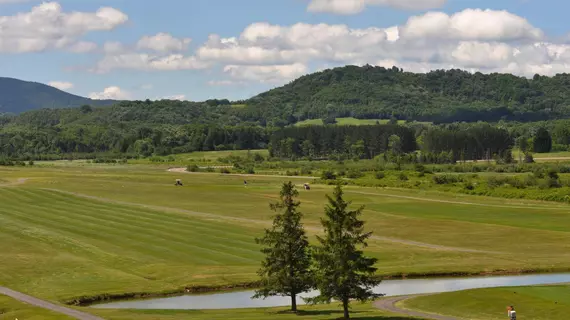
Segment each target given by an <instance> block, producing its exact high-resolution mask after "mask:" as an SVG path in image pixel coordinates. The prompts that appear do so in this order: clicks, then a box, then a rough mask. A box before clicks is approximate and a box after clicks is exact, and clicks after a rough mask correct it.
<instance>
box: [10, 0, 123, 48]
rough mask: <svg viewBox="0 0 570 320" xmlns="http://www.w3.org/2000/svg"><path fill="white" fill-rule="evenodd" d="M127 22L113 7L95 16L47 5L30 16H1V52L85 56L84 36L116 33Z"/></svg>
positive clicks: (53, 3)
mask: <svg viewBox="0 0 570 320" xmlns="http://www.w3.org/2000/svg"><path fill="white" fill-rule="evenodd" d="M127 20H128V17H127V15H125V14H124V13H122V12H121V11H119V10H117V9H114V8H110V7H103V8H100V9H98V10H97V11H95V12H69V13H67V12H64V11H63V9H62V7H61V5H60V4H58V3H57V2H44V3H42V4H40V5H37V6H35V7H33V8H32V9H31V11H29V12H22V13H18V14H15V15H12V16H0V30H1V31H2V32H0V52H8V53H23V52H39V51H44V50H49V49H66V48H69V49H70V50H71V51H80V52H84V51H85V50H86V49H87V46H86V43H82V42H79V43H78V39H79V38H80V37H81V36H83V35H85V34H87V33H89V32H93V31H110V30H113V29H115V28H117V27H118V26H120V25H122V24H124V23H125V22H127ZM91 48H92V47H91Z"/></svg>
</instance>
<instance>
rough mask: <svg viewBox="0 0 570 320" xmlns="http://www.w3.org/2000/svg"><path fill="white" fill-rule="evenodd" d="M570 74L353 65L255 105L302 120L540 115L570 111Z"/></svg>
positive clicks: (324, 73) (535, 118)
mask: <svg viewBox="0 0 570 320" xmlns="http://www.w3.org/2000/svg"><path fill="white" fill-rule="evenodd" d="M569 84H570V75H568V74H559V75H556V76H554V77H546V76H540V75H536V76H534V78H533V79H527V78H524V77H517V76H514V75H511V74H498V73H494V74H482V73H479V72H478V73H474V74H473V73H469V72H467V71H462V70H448V71H445V70H438V71H433V72H429V73H425V74H424V73H411V72H404V71H403V70H402V69H399V68H396V67H394V68H392V69H386V68H382V67H372V66H364V67H357V66H347V67H343V68H336V69H330V70H325V71H322V72H318V73H314V74H310V75H306V76H303V77H301V78H299V79H298V80H295V81H293V82H291V83H289V84H287V85H285V86H283V87H280V88H277V89H273V90H270V91H268V92H265V93H262V94H260V95H258V96H256V97H254V98H252V99H250V100H248V102H247V103H248V105H255V106H263V107H264V108H266V109H270V108H272V107H274V106H282V107H283V108H282V111H283V112H284V113H285V114H284V116H285V115H291V116H292V117H294V118H296V119H297V120H304V119H312V118H326V117H327V116H329V115H330V114H333V115H334V116H337V117H348V116H350V117H355V118H368V119H387V118H390V117H392V116H395V117H397V118H398V119H402V120H410V119H412V120H421V121H431V122H448V123H449V122H456V121H465V122H475V121H489V122H491V121H499V120H513V121H539V120H546V119H559V118H568V117H570V107H569V106H570V86H569Z"/></svg>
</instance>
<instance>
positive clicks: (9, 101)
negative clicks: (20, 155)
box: [0, 77, 117, 114]
mask: <svg viewBox="0 0 570 320" xmlns="http://www.w3.org/2000/svg"><path fill="white" fill-rule="evenodd" d="M116 102H117V101H116V100H94V99H89V98H86V97H82V96H79V95H75V94H72V93H69V92H66V91H63V90H60V89H58V88H55V87H52V86H49V85H47V84H44V83H40V82H35V81H26V80H21V79H16V78H11V77H0V113H14V114H19V113H22V112H26V111H31V110H37V109H43V108H70V107H80V106H82V105H90V106H96V107H98V106H109V105H112V104H114V103H116Z"/></svg>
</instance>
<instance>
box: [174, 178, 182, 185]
mask: <svg viewBox="0 0 570 320" xmlns="http://www.w3.org/2000/svg"><path fill="white" fill-rule="evenodd" d="M174 185H175V186H177V187H178V186H181V187H182V186H183V185H182V180H180V179H176V183H175V184H174Z"/></svg>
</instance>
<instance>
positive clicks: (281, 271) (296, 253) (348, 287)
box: [254, 182, 381, 319]
mask: <svg viewBox="0 0 570 320" xmlns="http://www.w3.org/2000/svg"><path fill="white" fill-rule="evenodd" d="M298 196H299V192H298V191H297V190H296V188H295V186H294V185H293V183H291V182H288V183H284V184H283V186H282V188H281V192H280V201H279V202H277V203H274V204H271V205H270V208H271V209H272V210H274V211H275V212H277V214H276V215H275V217H274V219H273V226H272V227H271V228H270V229H266V230H265V234H264V236H263V237H261V238H257V239H256V242H257V243H258V244H260V245H262V249H261V252H262V253H263V254H264V255H265V259H264V260H263V261H262V263H261V268H260V270H259V272H258V274H259V276H260V277H261V289H259V290H257V291H256V293H255V295H254V298H260V297H263V298H265V297H269V296H286V297H290V298H291V311H293V312H297V296H298V295H299V294H302V293H304V292H307V291H309V290H311V289H317V290H319V295H318V296H316V297H314V298H309V299H305V300H306V302H309V303H312V304H317V303H330V302H331V301H332V300H336V301H339V302H341V303H342V306H343V311H344V319H349V318H350V312H349V306H350V302H351V301H352V300H357V301H361V302H365V301H370V300H373V299H375V298H377V297H380V296H381V295H380V294H376V293H374V292H373V291H372V289H373V288H374V287H375V286H377V285H378V284H379V283H380V281H379V280H378V279H376V278H375V277H374V275H375V273H376V270H377V269H376V268H375V267H374V265H375V264H376V262H377V259H376V258H371V257H367V256H365V255H364V253H363V252H362V248H363V247H366V245H367V240H368V239H369V238H370V236H371V235H372V233H371V232H365V231H364V221H362V220H360V216H361V215H362V211H363V209H364V207H360V208H358V209H356V210H350V209H349V207H350V204H351V203H350V202H349V201H346V200H345V199H344V195H343V190H342V188H341V187H340V185H337V186H336V188H335V189H334V192H333V195H332V196H329V195H327V200H328V204H327V206H326V207H325V218H324V219H322V220H321V223H322V226H323V231H324V235H323V236H317V240H318V243H319V245H317V246H310V245H309V241H308V237H307V235H306V232H305V229H304V226H303V223H302V218H303V214H302V213H301V212H300V211H299V206H300V204H301V203H300V201H298V200H297V197H298Z"/></svg>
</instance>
